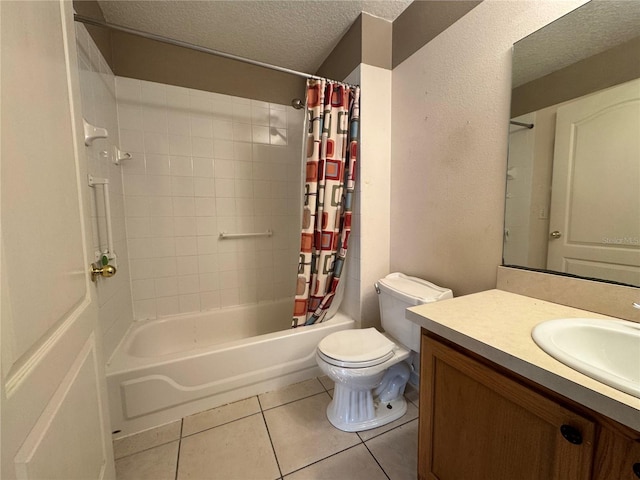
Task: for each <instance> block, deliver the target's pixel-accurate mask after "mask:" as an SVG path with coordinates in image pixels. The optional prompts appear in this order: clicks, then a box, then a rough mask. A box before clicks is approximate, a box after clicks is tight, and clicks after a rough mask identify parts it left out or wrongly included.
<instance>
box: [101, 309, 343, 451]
mask: <svg viewBox="0 0 640 480" xmlns="http://www.w3.org/2000/svg"><path fill="white" fill-rule="evenodd" d="M291 305H292V302H291V301H286V302H274V303H270V304H267V305H260V306H257V307H256V306H253V307H239V308H233V309H222V310H215V311H211V312H204V313H200V314H195V315H181V316H176V317H171V318H166V319H163V320H153V321H149V322H136V323H135V324H134V325H133V326H132V327H131V329H130V330H129V331H128V332H127V335H126V336H125V339H124V340H123V341H122V342H121V344H120V346H119V347H118V348H117V349H116V351H115V352H114V354H113V356H112V357H111V359H110V361H109V362H108V364H107V386H108V392H109V407H110V411H111V424H112V428H113V430H114V431H118V430H119V432H118V433H117V434H116V435H115V438H118V437H121V436H125V435H129V434H132V433H135V432H139V431H142V430H146V429H148V428H151V427H154V426H158V425H162V424H164V423H167V422H170V421H173V420H178V419H180V418H182V417H184V416H186V415H191V414H193V413H197V412H200V411H203V410H207V409H210V408H214V407H217V406H219V405H224V404H226V403H229V402H234V401H236V400H240V399H243V398H246V397H250V396H252V395H257V394H260V393H264V392H268V391H271V390H274V389H277V388H282V387H284V386H286V385H290V384H292V383H296V382H300V381H303V380H306V379H309V378H312V377H314V376H317V375H320V374H321V372H320V369H319V368H318V367H317V365H316V361H315V347H316V345H317V344H318V342H319V341H320V340H321V339H322V338H324V337H325V336H326V335H328V334H329V333H332V332H335V331H338V330H344V329H348V328H353V327H354V321H353V320H352V319H350V318H349V317H347V316H346V315H344V314H342V313H340V312H338V313H337V314H336V315H335V316H334V317H333V318H332V319H331V320H329V321H327V322H324V323H321V324H319V325H313V326H309V327H303V328H298V329H293V330H292V329H290V328H287V327H288V326H289V325H290V317H291V314H290V310H291ZM269 310H271V312H269ZM274 310H275V312H278V310H280V311H281V313H282V312H286V313H283V314H282V316H280V317H279V318H278V317H277V316H276V315H273V318H274V320H273V321H271V320H269V318H270V315H269V313H271V314H273V313H275V312H274ZM276 329H285V330H281V331H274V330H276ZM269 331H270V332H273V333H265V332H269ZM247 333H249V334H252V335H255V336H253V337H251V338H244V339H243V338H242V337H243V336H244V337H246V335H247Z"/></svg>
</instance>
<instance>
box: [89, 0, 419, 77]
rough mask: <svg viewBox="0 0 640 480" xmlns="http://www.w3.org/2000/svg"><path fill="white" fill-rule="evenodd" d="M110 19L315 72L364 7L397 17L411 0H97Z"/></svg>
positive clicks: (391, 18) (263, 60) (217, 48)
mask: <svg viewBox="0 0 640 480" xmlns="http://www.w3.org/2000/svg"><path fill="white" fill-rule="evenodd" d="M99 3H100V6H101V7H102V10H103V12H104V15H105V18H106V20H107V22H109V23H114V24H118V25H124V26H127V27H130V28H135V29H138V30H144V31H147V32H152V33H155V34H158V35H162V36H166V37H170V38H175V39H179V40H182V41H186V42H189V43H194V44H197V45H201V46H204V47H208V48H212V49H215V50H219V51H222V52H227V53H232V54H234V55H239V56H242V57H246V58H250V59H253V60H259V61H262V62H267V63H271V64H274V65H279V66H282V67H286V68H291V69H294V70H299V71H302V72H308V73H314V72H315V71H316V70H317V69H318V67H320V65H321V64H322V62H323V61H324V60H325V58H326V57H327V56H328V55H329V53H331V51H332V50H333V48H334V47H335V45H336V44H337V43H338V41H339V40H340V38H342V36H343V35H344V34H345V33H346V31H347V30H348V29H349V27H350V26H351V24H352V23H353V22H354V21H355V20H356V19H357V18H358V16H359V15H360V13H361V12H366V13H369V14H371V15H374V16H377V17H381V18H384V19H386V20H389V21H393V20H394V19H395V18H396V17H397V16H398V15H400V13H402V11H403V10H404V9H405V8H406V7H407V6H408V5H409V4H410V3H411V0H386V1H369V0H366V1H364V0H362V1H355V0H337V1H327V0H284V1H278V0H262V1H253V0H233V1H224V0H209V1H186V0H183V1H175V0H171V1H169V0H166V1H165V0H163V1H152V0H142V1H140V0H126V1H124V0H99Z"/></svg>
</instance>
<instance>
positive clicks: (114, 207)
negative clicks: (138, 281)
mask: <svg viewBox="0 0 640 480" xmlns="http://www.w3.org/2000/svg"><path fill="white" fill-rule="evenodd" d="M75 27H76V45H77V50H78V67H79V73H80V91H81V101H82V116H83V117H84V119H85V120H86V121H87V122H89V123H91V124H93V125H95V126H98V127H103V128H106V129H107V131H108V132H109V136H108V138H106V139H96V140H94V142H93V144H92V145H90V146H88V147H86V148H85V154H86V159H87V172H88V173H89V174H90V175H93V176H94V177H101V178H107V179H109V187H110V191H109V193H110V197H111V201H110V205H111V219H112V226H113V240H114V250H115V251H116V253H117V254H118V258H117V268H118V272H117V274H116V275H115V276H114V277H112V278H108V279H99V280H98V282H97V283H96V288H97V293H98V294H97V300H98V305H99V310H98V322H99V325H100V331H101V333H102V343H103V346H104V351H105V355H106V357H107V358H108V357H109V356H110V355H111V354H112V353H113V350H114V349H115V348H116V346H117V344H118V342H120V340H121V339H122V336H123V335H124V333H125V332H126V331H127V328H128V327H129V325H130V324H131V323H132V322H133V312H132V303H131V283H130V281H129V261H128V258H127V257H128V254H127V239H126V234H125V219H124V197H123V190H122V174H121V172H120V168H121V167H119V166H117V165H115V164H114V163H113V162H112V158H113V150H112V149H113V147H114V146H116V145H118V144H119V140H118V114H117V107H116V85H115V77H114V75H113V73H112V72H111V69H110V68H109V66H108V65H107V63H106V62H105V60H104V58H103V56H102V55H101V54H100V51H99V50H98V48H97V47H96V45H95V43H94V42H93V40H92V39H91V37H90V36H89V34H88V32H87V30H86V28H85V26H84V25H82V24H80V23H76V24H75ZM89 194H90V203H91V204H90V209H91V227H92V230H93V235H92V242H93V243H92V245H91V246H92V248H93V250H94V251H103V250H104V249H105V248H106V238H107V235H106V223H105V216H104V201H103V192H102V187H100V186H97V187H95V189H89Z"/></svg>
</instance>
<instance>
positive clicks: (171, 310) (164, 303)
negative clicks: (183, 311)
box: [156, 296, 180, 317]
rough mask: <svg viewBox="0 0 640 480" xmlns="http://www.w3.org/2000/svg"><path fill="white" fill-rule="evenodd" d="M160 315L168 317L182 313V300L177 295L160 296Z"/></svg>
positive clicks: (158, 312)
mask: <svg viewBox="0 0 640 480" xmlns="http://www.w3.org/2000/svg"><path fill="white" fill-rule="evenodd" d="M156 310H157V314H158V317H168V316H170V315H177V314H178V313H180V302H179V300H178V297H177V296H174V297H164V298H158V299H157V300H156Z"/></svg>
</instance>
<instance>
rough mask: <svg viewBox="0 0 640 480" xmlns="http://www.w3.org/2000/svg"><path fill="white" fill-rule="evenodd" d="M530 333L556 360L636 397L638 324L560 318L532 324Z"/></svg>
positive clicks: (639, 361)
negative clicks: (533, 325)
mask: <svg viewBox="0 0 640 480" xmlns="http://www.w3.org/2000/svg"><path fill="white" fill-rule="evenodd" d="M531 336H532V337H533V340H534V341H535V342H536V343H537V344H538V346H539V347H540V348H541V349H542V350H544V351H545V352H547V353H548V354H549V355H551V356H552V357H554V358H555V359H556V360H559V361H560V362H562V363H564V364H565V365H568V366H569V367H571V368H573V369H574V370H577V371H579V372H581V373H584V374H585V375H587V376H589V377H591V378H594V379H596V380H599V381H600V382H602V383H605V384H607V385H609V386H610V387H613V388H615V389H618V390H620V391H622V392H625V393H628V394H630V395H633V396H634V397H638V398H640V324H638V323H634V322H628V321H626V320H599V319H594V318H560V319H556V320H548V321H546V322H542V323H540V324H539V325H536V326H535V327H534V328H533V330H532V331H531Z"/></svg>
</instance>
